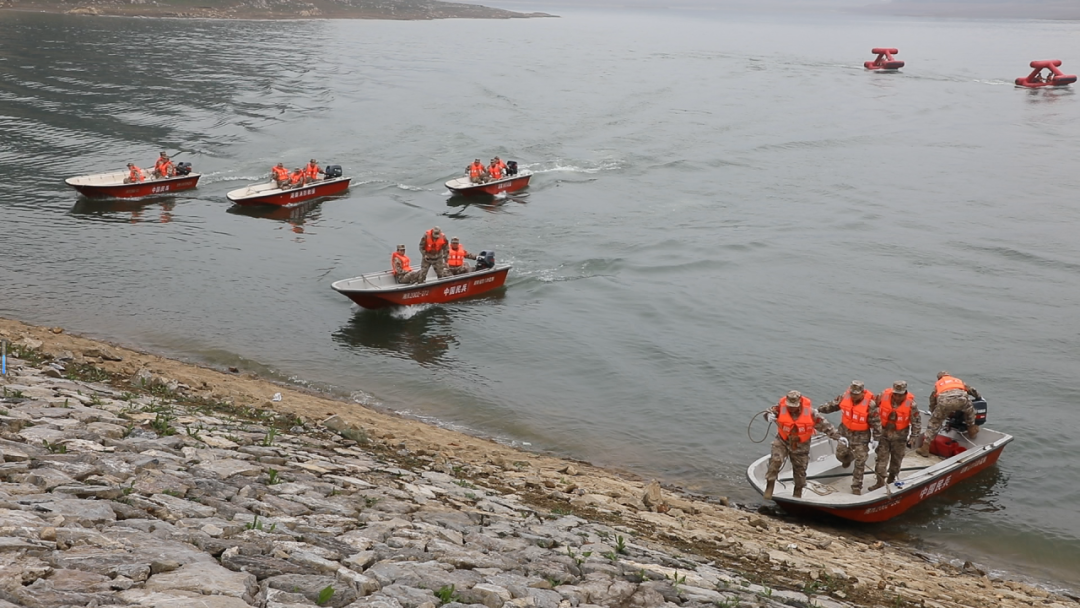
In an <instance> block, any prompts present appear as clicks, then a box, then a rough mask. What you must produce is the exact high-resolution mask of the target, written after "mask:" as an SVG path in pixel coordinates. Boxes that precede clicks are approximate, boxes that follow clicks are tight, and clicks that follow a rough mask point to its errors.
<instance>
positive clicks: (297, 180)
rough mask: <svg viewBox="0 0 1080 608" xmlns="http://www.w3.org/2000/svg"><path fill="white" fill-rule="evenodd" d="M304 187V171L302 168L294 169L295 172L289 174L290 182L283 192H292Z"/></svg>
mask: <svg viewBox="0 0 1080 608" xmlns="http://www.w3.org/2000/svg"><path fill="white" fill-rule="evenodd" d="M303 185H304V170H303V169H301V168H300V167H297V168H295V169H293V172H292V173H290V174H289V181H288V183H286V184H285V187H284V188H282V190H291V189H293V188H300V187H302V186H303Z"/></svg>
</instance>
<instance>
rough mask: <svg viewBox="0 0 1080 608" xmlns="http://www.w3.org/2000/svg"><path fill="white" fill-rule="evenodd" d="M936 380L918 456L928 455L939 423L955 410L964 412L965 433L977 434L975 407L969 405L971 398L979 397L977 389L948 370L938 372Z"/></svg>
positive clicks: (973, 437) (972, 436)
mask: <svg viewBox="0 0 1080 608" xmlns="http://www.w3.org/2000/svg"><path fill="white" fill-rule="evenodd" d="M937 377H938V379H937V382H935V383H934V392H932V393H930V398H929V402H930V422H928V423H927V425H926V437H925V438H924V439H923V444H922V445H921V446H919V455H920V456H929V455H930V443H931V442H933V441H934V437H937V434H938V431H940V430H941V425H942V423H944V422H945V421H946V420H948V419H949V418H952V416H953V414H955V413H956V412H964V423H965V424H966V425H967V435H968V437H970V438H971V439H975V436H976V435H978V434H979V427H978V425H976V424H975V407H974V406H973V405H971V398H972V397H975V398H976V399H978V398H979V391H977V390H975V389H973V388H971V387H970V386H968V385H967V383H965V382H964V381H963V380H961V379H959V378H957V377H955V376H953V375H952V374H950V373H949V372H945V371H943V372H938V375H937Z"/></svg>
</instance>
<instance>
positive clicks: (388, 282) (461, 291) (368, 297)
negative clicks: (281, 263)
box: [331, 264, 511, 308]
mask: <svg viewBox="0 0 1080 608" xmlns="http://www.w3.org/2000/svg"><path fill="white" fill-rule="evenodd" d="M510 268H511V266H510V265H509V264H502V265H496V266H495V267H494V268H488V269H485V270H475V271H473V272H469V273H466V274H459V275H454V276H449V277H444V278H442V279H440V278H437V277H436V276H435V270H434V269H431V270H429V271H428V280H427V281H425V282H424V283H418V284H412V285H401V284H398V282H397V281H396V280H395V279H394V275H393V273H392V272H390V271H389V270H386V271H383V272H376V273H372V274H365V275H361V276H359V277H356V278H352V279H344V280H341V281H336V282H334V284H333V285H331V287H333V288H334V290H335V291H337V292H338V293H340V294H342V295H343V296H345V297H347V298H349V299H350V300H352V301H353V302H356V303H357V304H359V305H360V306H363V307H364V308H386V307H388V306H414V305H416V304H444V303H446V302H453V301H454V300H460V299H462V298H469V297H473V296H477V295H480V294H483V293H487V292H489V291H493V290H495V289H498V288H500V287H502V286H503V284H504V283H506V275H507V273H508V272H510Z"/></svg>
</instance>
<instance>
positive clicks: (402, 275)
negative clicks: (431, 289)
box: [390, 245, 420, 285]
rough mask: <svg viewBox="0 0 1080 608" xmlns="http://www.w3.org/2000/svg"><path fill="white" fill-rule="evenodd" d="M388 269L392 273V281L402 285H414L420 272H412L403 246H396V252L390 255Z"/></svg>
mask: <svg viewBox="0 0 1080 608" xmlns="http://www.w3.org/2000/svg"><path fill="white" fill-rule="evenodd" d="M390 268H391V270H393V272H394V280H396V281H397V282H398V283H401V284H403V285H410V284H412V283H415V282H416V281H417V280H418V279H419V278H420V271H419V270H413V269H412V266H411V265H410V264H409V256H407V255H405V245H398V246H397V251H395V252H393V253H391V254H390Z"/></svg>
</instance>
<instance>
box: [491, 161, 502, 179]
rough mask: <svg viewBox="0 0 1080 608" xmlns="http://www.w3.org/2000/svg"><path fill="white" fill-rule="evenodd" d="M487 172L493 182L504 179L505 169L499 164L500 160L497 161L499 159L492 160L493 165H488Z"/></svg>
mask: <svg viewBox="0 0 1080 608" xmlns="http://www.w3.org/2000/svg"><path fill="white" fill-rule="evenodd" d="M487 172H488V177H490V178H491V180H492V181H496V180H500V179H502V176H503V167H502V165H501V164H499V159H497V158H493V159H491V164H490V165H488V168H487Z"/></svg>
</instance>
